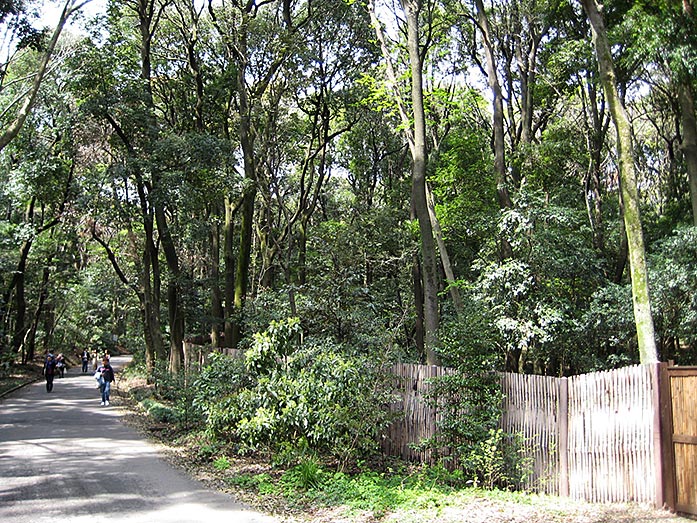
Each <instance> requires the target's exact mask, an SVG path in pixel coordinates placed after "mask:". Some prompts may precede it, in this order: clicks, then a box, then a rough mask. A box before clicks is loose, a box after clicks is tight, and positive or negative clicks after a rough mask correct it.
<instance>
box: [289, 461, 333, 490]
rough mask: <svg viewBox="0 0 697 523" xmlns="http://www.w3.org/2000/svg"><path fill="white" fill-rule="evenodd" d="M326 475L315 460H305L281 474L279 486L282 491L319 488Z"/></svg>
mask: <svg viewBox="0 0 697 523" xmlns="http://www.w3.org/2000/svg"><path fill="white" fill-rule="evenodd" d="M326 477H327V473H326V472H325V471H324V469H323V468H322V467H321V465H320V463H319V461H318V460H317V459H315V458H305V459H303V460H302V461H300V463H298V464H297V465H295V466H293V467H291V468H290V469H288V470H286V471H285V472H284V473H283V477H282V478H281V484H282V485H283V489H284V491H286V492H288V491H291V492H293V491H299V490H305V491H306V490H310V489H316V488H319V487H320V486H321V485H322V484H323V482H324V481H325V479H326Z"/></svg>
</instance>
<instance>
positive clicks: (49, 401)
mask: <svg viewBox="0 0 697 523" xmlns="http://www.w3.org/2000/svg"><path fill="white" fill-rule="evenodd" d="M127 361H128V357H116V356H115V357H113V358H112V363H113V365H114V367H115V368H116V369H117V371H118V369H119V368H120V367H122V366H123V365H124V364H125V363H126V362H127ZM94 383H95V382H94V379H93V378H92V374H91V373H88V374H82V373H81V370H80V367H72V368H71V369H70V370H69V371H68V372H66V374H65V377H64V378H56V380H55V382H54V388H53V392H51V393H47V392H46V388H45V384H44V382H43V381H41V382H37V383H34V384H32V385H29V386H27V387H24V388H22V389H20V390H17V391H15V392H13V393H11V394H9V395H8V396H6V397H4V398H3V399H0V522H1V523H38V522H49V521H50V522H52V523H58V522H61V523H62V522H71V523H72V522H83V521H84V522H90V523H101V522H104V523H106V522H109V523H121V522H129V523H130V522H133V523H199V522H200V523H217V522H226V523H262V522H264V523H266V522H272V521H274V520H273V519H272V518H270V517H267V516H264V515H262V514H258V513H256V512H253V511H251V510H250V509H248V508H246V507H244V506H243V505H241V504H239V503H236V502H235V501H234V500H233V499H232V498H231V497H230V496H227V495H225V494H222V493H219V492H214V491H210V490H207V489H206V488H205V487H204V486H203V485H202V484H201V483H199V482H197V481H195V480H192V479H190V478H188V477H187V476H186V475H185V474H184V473H183V472H182V471H180V470H177V469H175V468H173V467H172V466H170V465H169V464H168V463H166V462H165V461H164V460H163V459H162V458H161V457H160V456H158V451H157V448H156V447H155V446H153V445H152V444H150V443H149V442H148V441H147V440H146V439H145V438H143V437H142V436H141V435H139V434H138V433H137V432H135V431H134V430H133V429H131V428H129V427H127V426H126V425H124V424H123V423H122V422H121V419H120V418H121V416H122V412H121V409H119V407H118V398H116V397H115V395H114V393H113V392H112V399H116V401H115V402H113V403H112V406H110V407H102V406H100V405H99V403H100V397H99V391H98V390H97V389H96V388H95V384H94ZM114 403H115V404H116V406H114Z"/></svg>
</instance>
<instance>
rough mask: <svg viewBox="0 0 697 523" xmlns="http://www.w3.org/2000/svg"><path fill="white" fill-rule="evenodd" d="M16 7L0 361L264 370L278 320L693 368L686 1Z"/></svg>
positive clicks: (465, 352)
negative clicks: (212, 357)
mask: <svg viewBox="0 0 697 523" xmlns="http://www.w3.org/2000/svg"><path fill="white" fill-rule="evenodd" d="M29 5H30V4H21V3H15V2H6V3H4V4H3V5H2V6H0V16H2V18H0V22H2V24H3V28H4V29H5V30H6V35H7V36H6V39H7V44H6V46H5V47H4V49H5V51H4V52H9V51H10V50H11V51H12V55H11V56H10V55H8V58H7V59H4V60H3V63H2V68H1V70H0V103H1V104H2V108H3V112H2V113H1V114H0V125H1V126H2V129H0V131H1V133H3V134H4V135H5V136H7V137H8V139H7V140H6V142H3V141H1V140H0V166H1V167H0V202H2V208H3V210H4V212H3V214H2V216H1V217H0V284H1V287H2V294H1V295H0V359H2V361H4V362H11V361H17V360H23V361H29V360H31V359H33V358H34V357H35V356H37V355H39V354H40V353H41V352H43V351H45V350H47V349H48V348H53V349H54V350H61V351H62V352H64V353H73V352H76V351H78V350H81V349H82V348H83V347H89V348H92V349H94V350H106V349H110V348H114V347H115V346H121V347H125V348H127V349H129V350H131V351H133V352H134V353H135V354H136V355H137V357H138V359H139V360H140V361H142V362H143V364H144V365H145V366H146V367H147V368H148V369H149V370H150V371H151V372H154V371H155V370H156V369H157V368H158V366H160V365H164V366H167V367H168V368H169V370H170V371H171V372H173V373H175V374H176V373H177V372H179V370H180V369H181V367H182V361H183V360H182V359H183V344H184V342H185V341H186V340H192V341H195V342H196V343H199V344H209V345H212V346H215V347H231V348H236V349H243V350H248V349H250V348H251V349H252V350H251V352H250V354H253V355H256V356H254V357H256V358H257V360H258V361H257V363H258V365H261V363H259V361H261V360H259V358H262V356H263V354H259V353H258V351H259V350H261V349H260V347H262V348H263V347H264V346H265V345H264V343H265V342H264V340H263V339H262V338H260V337H259V336H261V334H260V333H264V332H274V331H273V326H274V325H275V326H279V325H288V326H290V327H292V332H291V333H290V334H288V336H289V338H288V339H289V340H291V342H292V343H293V344H295V343H299V341H298V339H300V340H303V342H307V343H308V344H309V345H308V346H307V347H306V348H305V349H304V351H306V352H303V351H300V352H299V353H298V354H307V357H308V358H309V357H310V356H312V357H313V358H315V359H316V361H320V362H322V361H324V362H325V363H326V365H327V366H328V367H330V368H331V367H332V365H340V364H341V362H342V361H344V359H343V358H344V356H345V355H347V354H352V355H360V357H361V358H366V359H367V360H372V361H381V362H382V361H404V362H424V363H426V362H427V363H436V362H440V363H442V364H444V365H452V366H455V367H463V366H466V365H463V362H462V361H461V360H462V358H472V361H481V360H482V359H486V361H487V365H489V364H491V366H492V367H493V368H497V369H499V370H504V369H505V370H509V371H514V372H529V373H532V372H534V373H541V374H550V375H569V374H573V373H579V372H585V371H590V370H597V369H606V368H612V367H616V366H620V365H624V364H628V363H634V362H640V361H641V362H645V361H650V360H652V359H654V358H658V359H660V360H675V361H676V362H678V363H681V364H696V363H697V329H696V328H695V322H696V321H697V302H695V300H694V296H696V295H697V292H696V291H697V279H696V278H695V256H694V255H691V254H690V253H693V251H694V245H695V241H694V240H695V238H694V236H695V226H694V224H695V223H697V124H696V123H695V122H696V121H697V120H696V118H695V109H694V92H695V88H696V87H697V85H696V84H695V78H696V71H697V67H696V64H697V61H696V60H695V56H697V55H695V49H696V48H695V45H694V42H693V40H694V35H695V34H697V33H695V31H693V30H692V31H691V30H690V29H689V28H694V24H695V18H694V13H693V6H692V3H691V2H689V1H685V2H681V3H676V2H631V3H628V2H622V1H620V0H612V1H608V2H605V3H604V6H603V8H602V10H600V9H599V7H600V6H598V5H597V4H596V3H595V2H594V1H592V0H587V1H586V0H584V1H583V2H569V1H568V0H546V1H544V2H539V1H538V2H532V1H529V0H507V1H505V2H500V1H498V0H493V1H481V0H475V1H470V0H401V1H399V2H388V1H383V0H374V1H370V2H363V1H349V0H327V1H323V2H312V1H311V0H265V1H261V2H259V1H257V2H239V1H235V0H222V1H215V2H214V1H212V0H208V1H207V2H206V1H193V0H147V1H139V2H133V1H129V0H110V1H109V2H108V5H107V6H106V9H105V11H104V13H102V14H101V15H98V16H96V17H94V18H93V19H91V20H89V21H88V22H86V23H85V25H84V29H83V30H82V31H77V30H75V29H74V28H64V25H65V20H63V19H62V20H63V21H62V24H59V25H57V26H56V28H55V31H54V32H53V33H50V32H49V33H45V32H44V31H43V29H42V28H41V27H39V25H38V24H37V23H36V22H35V21H32V19H31V17H30V16H28V14H29V11H28V7H29ZM81 5H82V4H80V3H74V2H68V3H67V4H66V12H65V13H68V15H70V14H72V13H74V12H75V11H74V10H76V9H79V7H81ZM584 8H585V9H584ZM59 27H60V29H61V30H58V28H59ZM51 34H53V36H54V39H53V40H51V39H50V36H51ZM42 35H43V36H42ZM54 40H55V41H54ZM28 100H30V102H28ZM618 108H621V109H622V112H621V115H620V116H621V117H622V118H621V122H620V123H619V124H618V121H619V120H618V118H617V115H618V114H620V113H618V112H617V110H618ZM17 115H20V116H19V117H18V116H17ZM18 118H21V120H22V121H21V124H20V125H19V126H17V121H18ZM627 168H631V169H632V171H633V172H632V174H631V176H630V177H628V176H627V173H626V171H625V169H627ZM637 238H641V239H642V241H641V242H637ZM637 285H640V286H642V287H641V289H639V290H638V287H637ZM637 296H639V297H640V298H637ZM637 300H640V304H639V307H638V308H637ZM637 311H639V312H637ZM642 314H643V315H644V316H642ZM294 318H297V319H298V320H297V323H296V320H295V319H294ZM647 318H648V319H647ZM649 320H650V321H651V322H653V325H654V327H653V329H650V330H646V329H645V328H644V327H645V326H646V322H647V321H649ZM637 326H639V329H638V328H637ZM290 327H288V328H290ZM270 328H271V331H269V329H270ZM267 335H268V334H267ZM296 337H297V338H298V339H296ZM274 339H275V338H274ZM647 340H651V341H652V342H654V343H655V351H654V352H651V350H647V349H646V347H647ZM291 342H289V343H291ZM268 343H272V342H268ZM293 346H294V347H296V345H293ZM308 347H311V349H310V348H308ZM323 347H324V349H326V350H324V352H323ZM276 349H277V351H279V352H278V354H277V355H278V356H279V357H283V356H284V354H282V347H280V346H279V347H277V348H276ZM294 350H296V349H294ZM255 351H256V352H255ZM319 354H324V355H323V356H322V357H321V358H320V357H319V356H318V355H319ZM267 356H268V355H266V356H264V357H265V358H267ZM262 360H263V361H262V363H263V366H264V368H265V369H266V370H267V371H268V372H272V370H273V369H272V367H273V365H274V361H275V360H274V359H273V358H271V359H268V358H267V359H263V358H262ZM303 361H304V360H303ZM332 362H333V363H332ZM252 363H253V362H251V363H250V362H248V367H249V368H254V365H252ZM296 364H298V362H296ZM250 365H251V366H250ZM258 365H257V366H258ZM289 365H291V364H289ZM302 365H304V364H301V367H302ZM291 366H292V365H291ZM318 366H319V363H318ZM303 368H304V371H306V372H309V373H311V372H312V371H313V367H303ZM318 368H319V367H318ZM334 371H336V372H338V370H337V369H334ZM273 376H274V377H273V379H278V376H276V375H273ZM336 379H337V380H338V381H340V380H343V379H345V377H342V376H339V374H337V377H336ZM298 386H300V385H298ZM250 430H252V428H250ZM317 438H319V436H317ZM319 439H321V438H319ZM319 439H318V441H319ZM322 441H324V440H322Z"/></svg>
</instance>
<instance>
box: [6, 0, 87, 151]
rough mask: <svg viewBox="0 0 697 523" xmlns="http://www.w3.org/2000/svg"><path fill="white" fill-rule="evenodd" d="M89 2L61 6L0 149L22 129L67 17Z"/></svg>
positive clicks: (68, 0)
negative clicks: (32, 79)
mask: <svg viewBox="0 0 697 523" xmlns="http://www.w3.org/2000/svg"><path fill="white" fill-rule="evenodd" d="M89 2H91V0H84V1H82V2H76V0H67V1H66V3H65V6H64V7H63V12H62V13H61V16H60V19H59V20H58V24H57V25H56V28H55V29H54V30H53V35H52V36H51V40H50V41H49V43H48V46H47V48H46V50H45V51H44V54H43V56H42V58H41V63H40V64H39V70H38V71H37V72H36V76H35V77H34V82H33V84H32V86H31V88H30V89H29V91H28V92H27V94H26V96H25V98H24V102H23V103H22V106H21V107H20V109H19V111H18V112H17V117H16V118H15V119H14V121H13V122H12V123H11V124H10V125H9V126H8V128H7V129H6V130H5V131H4V132H3V133H2V134H1V135H0V151H2V150H3V149H4V148H5V147H6V146H7V144H9V143H10V142H11V141H12V140H13V139H14V138H15V137H16V136H17V135H18V134H19V131H21V130H22V127H23V126H24V122H25V121H26V119H27V116H29V113H30V112H31V110H32V107H33V106H34V102H35V101H36V96H37V94H38V93H39V88H40V87H41V82H42V81H43V79H44V76H45V75H46V71H47V70H48V63H49V62H50V61H51V56H52V55H53V51H55V49H56V44H57V43H58V38H59V37H60V35H61V32H62V31H63V28H64V27H65V24H66V23H67V22H68V19H69V18H70V17H71V16H72V15H73V13H75V12H76V11H79V10H80V9H82V7H84V6H85V5H86V4H88V3H89Z"/></svg>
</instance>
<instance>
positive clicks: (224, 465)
mask: <svg viewBox="0 0 697 523" xmlns="http://www.w3.org/2000/svg"><path fill="white" fill-rule="evenodd" d="M213 468H215V469H216V470H227V469H229V468H230V460H229V459H228V458H227V457H226V456H220V457H219V458H216V459H215V460H213Z"/></svg>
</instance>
